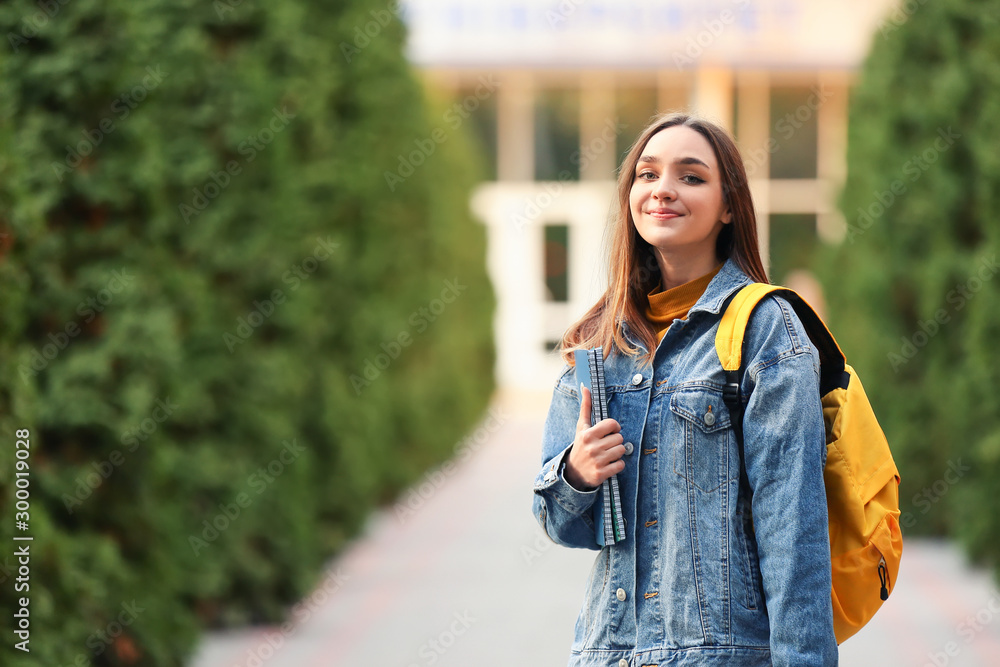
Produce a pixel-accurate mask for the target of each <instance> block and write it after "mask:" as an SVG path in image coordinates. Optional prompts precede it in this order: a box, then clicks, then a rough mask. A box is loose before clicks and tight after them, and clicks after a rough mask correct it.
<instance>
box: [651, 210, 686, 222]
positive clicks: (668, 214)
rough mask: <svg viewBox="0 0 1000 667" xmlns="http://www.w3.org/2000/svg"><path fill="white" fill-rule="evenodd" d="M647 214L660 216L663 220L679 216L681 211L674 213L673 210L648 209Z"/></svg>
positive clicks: (655, 216)
mask: <svg viewBox="0 0 1000 667" xmlns="http://www.w3.org/2000/svg"><path fill="white" fill-rule="evenodd" d="M646 214H647V215H651V216H653V217H654V218H660V219H661V220H670V219H671V218H679V217H680V213H674V212H673V211H647V212H646Z"/></svg>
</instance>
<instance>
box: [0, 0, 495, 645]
mask: <svg viewBox="0 0 1000 667" xmlns="http://www.w3.org/2000/svg"><path fill="white" fill-rule="evenodd" d="M0 25H2V26H3V32H4V34H5V35H6V36H7V37H6V39H7V41H8V47H9V48H8V49H6V50H5V51H4V52H3V55H2V56H0V113H2V116H0V117H2V122H0V277H2V280H3V288H2V289H0V363H2V364H3V370H4V371H5V372H4V373H3V374H2V376H0V426H2V427H3V430H2V432H3V433H4V435H5V438H6V439H7V442H6V443H5V445H4V447H2V448H0V516H2V517H3V521H0V540H3V541H4V542H5V543H6V544H14V542H12V541H11V538H12V534H13V533H19V531H18V530H17V529H16V528H15V527H14V525H13V523H12V521H13V519H14V512H15V501H16V500H17V498H16V496H15V492H16V487H15V476H14V475H15V472H16V471H15V465H16V458H15V456H16V455H15V451H14V445H13V440H14V435H13V434H14V433H15V431H16V430H18V429H27V430H29V431H30V458H29V459H28V463H29V465H30V494H31V495H30V522H29V526H30V527H29V529H28V531H27V533H25V534H30V535H31V536H33V538H34V540H33V541H32V542H31V589H30V593H29V596H30V600H31V601H30V629H31V637H32V638H33V639H34V640H35V641H32V642H31V644H30V648H31V653H30V654H24V653H21V652H20V651H18V650H16V649H14V648H13V647H12V646H11V642H9V641H8V642H5V643H4V644H3V645H2V647H0V663H2V664H4V665H21V664H23V665H29V664H30V665H34V664H47V665H69V664H73V665H77V664H93V665H125V664H141V665H180V664H183V660H184V658H185V656H186V655H187V654H188V653H189V652H190V651H191V650H192V648H193V646H194V643H195V641H196V639H197V633H198V630H199V628H201V627H204V626H217V625H234V624H241V623H247V622H272V623H280V622H282V621H283V620H285V619H284V618H283V617H282V614H283V611H284V609H285V608H286V606H287V605H290V604H292V603H294V602H296V601H298V600H299V599H300V597H301V596H303V595H304V594H306V593H307V592H308V591H309V590H310V589H311V587H312V586H314V585H315V584H316V583H317V581H318V577H319V575H320V570H321V567H322V565H323V563H324V562H325V561H326V560H327V559H328V558H329V557H330V556H331V555H333V554H335V553H336V552H337V550H338V549H339V548H340V547H341V546H342V545H343V544H344V543H345V541H346V540H347V539H348V538H350V537H351V536H352V535H354V534H355V533H356V532H357V531H358V529H359V527H360V526H361V524H362V522H363V520H364V518H365V516H366V515H367V513H368V512H369V511H370V510H371V508H373V507H374V506H377V505H379V504H386V503H389V502H391V501H392V500H393V499H394V498H395V497H396V495H397V494H398V493H399V491H400V490H401V489H403V488H405V486H406V485H407V484H409V483H411V482H413V481H414V480H416V479H417V478H418V477H419V476H420V475H421V474H422V473H423V471H424V470H425V469H426V468H427V467H428V466H430V465H433V464H435V463H437V462H440V461H441V460H443V459H444V458H446V457H448V456H449V455H450V454H452V453H453V450H454V447H455V445H456V443H458V442H459V441H460V440H461V438H462V437H463V435H464V434H465V433H466V432H467V431H468V430H469V429H470V428H471V427H472V426H473V425H474V424H475V422H476V421H477V420H478V419H479V417H480V415H481V414H482V411H483V409H484V407H485V405H486V402H487V400H488V397H489V394H490V391H491V390H492V386H493V377H492V368H493V361H494V352H493V344H492V338H491V335H492V329H491V324H492V323H491V313H492V310H493V307H494V298H493V293H492V291H491V288H490V286H489V282H488V280H487V278H486V274H485V262H484V257H485V248H484V246H485V238H484V233H483V230H482V228H481V227H480V226H479V225H478V224H477V223H476V222H474V221H473V219H472V217H471V215H470V213H469V211H468V208H467V202H468V198H469V191H470V188H471V186H472V185H473V184H474V182H475V180H476V178H477V176H476V174H477V173H481V165H480V164H478V163H477V162H476V161H475V160H474V158H473V157H472V155H471V152H470V150H469V148H468V145H467V144H466V138H465V136H464V134H465V130H464V128H459V129H458V130H454V129H452V128H450V127H448V126H445V125H444V124H443V123H442V122H441V118H442V109H441V108H440V106H439V105H438V104H437V103H435V102H433V101H430V100H425V99H424V95H423V93H422V91H421V87H420V85H419V84H418V82H417V81H416V79H415V77H414V76H413V74H412V72H411V71H410V68H409V66H408V64H407V63H406V61H405V59H404V57H403V55H402V44H403V42H404V40H405V30H404V27H403V25H402V23H401V22H400V20H399V17H398V16H396V15H394V14H392V13H391V12H390V11H389V10H388V9H387V6H386V5H385V4H384V3H382V4H379V3H376V2H373V1H369V0H345V1H344V2H339V3H335V4H334V5H329V4H328V3H321V2H307V1H305V0H291V1H290V2H283V3H272V4H270V5H268V4H264V3H253V2H243V1H242V0H217V1H216V2H214V3H200V2H194V0H159V1H155V2H143V3H139V4H136V3H131V2H126V1H124V0H105V1H102V2H98V1H97V0H73V2H68V3H60V2H55V1H53V2H51V3H39V4H34V3H32V2H28V1H26V0H21V1H15V2H9V3H4V4H3V5H0ZM440 126H444V130H445V131H446V135H445V138H446V141H444V142H435V141H431V143H430V146H433V148H434V150H433V151H430V149H429V148H428V143H427V141H426V140H427V139H428V138H429V137H431V136H432V132H433V131H434V130H435V128H437V127H440ZM414 151H417V153H414ZM421 151H422V152H421ZM429 151H430V152H429ZM387 174H396V178H389V177H387ZM400 174H405V175H404V176H401V175H400ZM449 289H450V290H451V291H450V292H448V291H447V290H449ZM443 292H445V294H443ZM0 563H3V564H4V565H5V566H6V567H5V568H4V569H5V570H6V576H7V577H8V578H10V577H12V576H13V575H12V574H11V571H12V570H16V565H15V564H14V561H13V560H12V559H10V558H9V557H8V560H7V561H6V562H5V563H4V562H3V561H2V558H0ZM4 574H5V573H4V572H0V576H3V575H4ZM19 596H20V594H18V593H15V591H14V587H13V586H12V585H11V584H10V580H9V579H8V580H7V581H6V582H5V583H4V585H3V586H2V587H0V610H2V611H3V614H4V615H5V616H6V617H7V618H8V619H10V618H12V616H11V614H13V613H14V611H15V609H16V608H17V605H18V600H17V598H18V597H19ZM77 661H80V662H77Z"/></svg>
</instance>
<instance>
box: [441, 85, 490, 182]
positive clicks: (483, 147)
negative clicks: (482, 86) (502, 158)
mask: <svg viewBox="0 0 1000 667" xmlns="http://www.w3.org/2000/svg"><path fill="white" fill-rule="evenodd" d="M451 108H452V109H455V110H456V111H455V113H454V114H448V116H447V118H449V119H450V120H449V122H456V121H460V122H465V123H468V127H469V132H468V134H470V135H472V138H473V139H472V140H473V142H475V145H476V149H477V150H476V152H477V154H478V155H480V156H482V158H481V159H482V163H483V167H484V170H483V178H485V179H486V180H488V181H495V180H496V179H497V104H496V95H489V96H487V97H486V98H485V99H482V98H480V97H478V96H477V95H476V89H475V87H470V88H468V89H464V88H460V89H459V91H458V95H457V96H456V99H455V106H452V107H451Z"/></svg>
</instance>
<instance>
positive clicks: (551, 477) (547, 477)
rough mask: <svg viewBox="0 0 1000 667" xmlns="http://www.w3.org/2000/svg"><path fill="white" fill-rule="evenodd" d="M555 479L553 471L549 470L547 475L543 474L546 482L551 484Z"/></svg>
mask: <svg viewBox="0 0 1000 667" xmlns="http://www.w3.org/2000/svg"><path fill="white" fill-rule="evenodd" d="M555 478H556V471H555V470H550V471H548V472H547V473H545V481H546V482H551V481H553V480H554V479H555Z"/></svg>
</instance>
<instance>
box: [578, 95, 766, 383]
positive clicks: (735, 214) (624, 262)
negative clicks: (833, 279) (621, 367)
mask: <svg viewBox="0 0 1000 667" xmlns="http://www.w3.org/2000/svg"><path fill="white" fill-rule="evenodd" d="M675 125H683V126H685V127H690V128H691V129H693V130H695V131H696V132H698V133H699V134H701V135H702V136H703V137H705V139H707V140H708V143H709V144H710V145H711V146H712V150H713V151H714V152H715V159H716V160H717V161H718V163H719V169H720V171H721V173H722V198H723V202H724V203H725V204H726V205H727V206H728V207H729V211H730V213H731V216H732V219H731V222H730V224H727V225H723V227H722V230H721V231H720V232H719V236H718V239H717V240H716V244H715V254H716V258H717V260H718V261H719V262H723V261H725V260H726V259H729V258H732V259H733V261H734V262H735V263H736V265H737V266H738V267H739V268H740V269H741V270H742V271H743V272H744V273H746V274H747V275H748V276H750V278H751V279H753V280H755V281H757V282H762V283H768V282H770V281H769V280H768V279H767V274H766V273H765V271H764V265H763V263H762V262H761V260H760V249H759V247H758V241H757V216H756V214H755V213H754V207H753V198H752V197H751V196H750V186H749V184H748V183H747V174H746V169H745V168H744V166H743V159H742V157H741V156H740V152H739V149H738V148H737V147H736V142H735V141H734V140H733V138H732V137H731V136H730V135H729V133H728V132H726V130H724V129H722V128H721V127H719V126H718V125H715V124H714V123H711V122H709V121H707V120H705V119H703V118H698V117H696V116H692V115H689V114H684V113H668V114H661V115H659V116H657V117H656V118H654V119H653V121H652V122H651V123H650V124H649V125H647V126H646V128H645V129H644V130H643V131H642V132H641V133H640V134H639V136H638V137H637V138H636V140H635V142H634V143H633V144H632V147H631V148H630V149H629V151H628V153H627V154H626V155H625V158H624V159H623V160H622V164H621V168H620V169H619V171H618V201H617V206H616V207H615V212H614V216H613V220H612V221H611V223H610V225H609V227H608V229H607V233H608V235H609V238H608V239H607V241H608V242H607V245H606V247H608V248H609V257H608V262H607V267H608V288H607V290H606V291H605V292H604V294H603V295H602V296H601V298H600V299H599V300H598V301H597V303H596V304H594V305H593V306H592V307H591V308H590V310H588V311H587V312H586V314H585V315H584V316H583V317H582V318H580V319H579V320H578V321H577V322H576V323H574V324H573V325H571V326H570V327H569V328H568V329H567V330H566V332H565V333H564V334H563V337H562V341H561V344H560V355H561V356H562V358H563V360H565V361H566V363H568V364H570V365H573V351H574V350H576V349H588V348H592V347H596V346H598V345H600V346H602V347H603V348H604V355H605V356H608V355H609V354H610V353H611V351H612V347H614V348H616V349H617V350H618V351H619V352H620V353H621V354H623V355H637V354H639V351H640V350H639V349H638V348H634V347H632V346H631V345H630V344H629V343H628V341H627V340H626V339H625V337H624V335H623V334H622V331H621V328H620V324H619V323H620V322H627V323H628V326H629V328H630V329H631V331H632V332H633V333H634V334H636V336H637V337H638V339H639V340H641V341H642V343H643V345H645V347H646V350H647V354H646V356H645V358H644V359H643V361H644V362H645V363H652V360H653V355H654V354H655V352H656V343H657V340H656V331H655V330H654V329H653V326H652V325H651V324H650V323H649V322H648V321H647V320H646V316H645V314H644V311H645V307H646V303H647V294H648V293H649V291H650V290H652V289H653V287H655V286H656V284H657V283H658V282H659V280H660V268H659V265H658V264H657V262H656V255H655V254H654V252H655V251H654V250H653V247H652V246H651V245H650V244H649V243H647V242H646V240H645V239H643V238H642V237H641V236H639V232H638V231H637V230H636V228H635V221H634V220H633V218H632V211H631V209H630V207H629V195H630V193H631V190H632V183H633V182H634V181H635V168H636V164H637V163H638V161H639V156H640V155H641V154H642V151H643V149H644V148H645V147H646V143H647V142H648V141H649V139H650V137H652V136H653V135H654V134H656V133H657V132H659V131H660V130H663V129H666V128H668V127H674V126H675Z"/></svg>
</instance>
